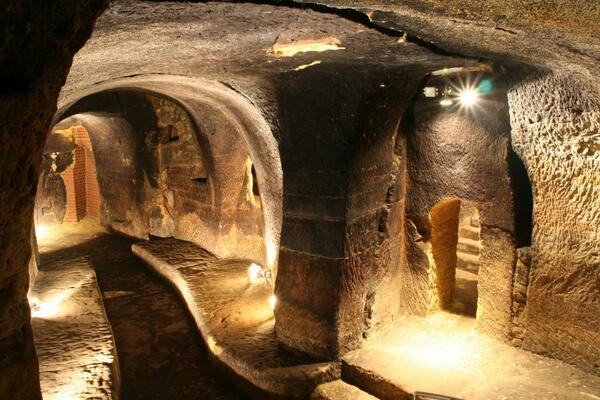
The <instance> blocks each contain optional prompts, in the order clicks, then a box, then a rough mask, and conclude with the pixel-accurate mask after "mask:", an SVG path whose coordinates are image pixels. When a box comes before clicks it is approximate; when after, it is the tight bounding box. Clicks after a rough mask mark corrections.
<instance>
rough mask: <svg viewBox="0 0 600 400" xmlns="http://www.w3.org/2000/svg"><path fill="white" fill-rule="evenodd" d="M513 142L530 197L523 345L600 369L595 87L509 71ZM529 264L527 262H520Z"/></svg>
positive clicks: (519, 325) (599, 104)
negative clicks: (525, 172) (531, 213)
mask: <svg viewBox="0 0 600 400" xmlns="http://www.w3.org/2000/svg"><path fill="white" fill-rule="evenodd" d="M509 77H510V79H511V81H512V84H511V88H510V90H509V93H508V100H509V105H510V116H511V125H512V136H513V146H514V148H515V150H516V151H517V152H518V153H519V155H520V156H521V158H522V159H523V160H524V162H525V164H526V166H527V170H528V172H529V176H530V179H531V183H532V186H533V194H534V232H533V242H532V247H531V260H530V261H527V262H526V263H525V264H522V265H521V267H522V269H523V268H527V269H528V270H526V271H525V272H523V275H525V276H526V279H525V280H524V282H525V283H527V282H528V286H529V287H528V290H527V292H526V296H527V297H526V302H525V309H524V311H521V312H519V313H516V314H515V324H516V329H515V335H514V336H515V338H516V341H517V343H522V345H523V347H524V348H526V349H528V350H532V351H535V352H538V353H542V354H548V355H551V356H553V357H557V358H560V359H563V360H566V361H568V362H571V363H574V364H576V365H578V366H580V367H583V368H585V369H587V370H589V371H591V372H595V373H600V252H599V245H598V243H599V239H600V181H599V179H600V134H599V130H600V100H599V98H600V88H599V87H598V85H597V83H596V82H593V81H589V80H586V79H585V78H583V77H579V76H568V75H563V74H560V73H549V72H548V73H534V72H530V73H527V72H521V71H512V72H511V73H510V74H509ZM527 263H530V266H528V265H527Z"/></svg>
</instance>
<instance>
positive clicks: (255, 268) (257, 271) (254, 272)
mask: <svg viewBox="0 0 600 400" xmlns="http://www.w3.org/2000/svg"><path fill="white" fill-rule="evenodd" d="M262 271H263V269H262V267H261V266H260V265H258V264H255V263H252V264H250V266H249V267H248V280H249V281H250V283H256V281H257V280H258V279H259V278H260V277H261V276H262Z"/></svg>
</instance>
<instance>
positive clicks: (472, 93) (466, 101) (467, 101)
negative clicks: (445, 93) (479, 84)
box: [458, 89, 479, 107]
mask: <svg viewBox="0 0 600 400" xmlns="http://www.w3.org/2000/svg"><path fill="white" fill-rule="evenodd" d="M478 99H479V93H478V92H477V90H476V89H465V90H463V91H461V92H460V93H459V95H458V100H459V101H460V102H461V103H462V104H463V105H465V106H467V107H470V106H473V105H474V104H475V103H476V102H477V100H478Z"/></svg>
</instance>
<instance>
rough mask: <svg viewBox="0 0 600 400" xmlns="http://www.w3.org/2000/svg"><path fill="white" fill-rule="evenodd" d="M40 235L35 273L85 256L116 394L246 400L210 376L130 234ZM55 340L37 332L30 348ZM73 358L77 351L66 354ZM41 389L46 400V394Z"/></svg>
mask: <svg viewBox="0 0 600 400" xmlns="http://www.w3.org/2000/svg"><path fill="white" fill-rule="evenodd" d="M41 236H45V238H44V237H42V238H39V239H38V240H40V250H41V252H42V254H41V258H42V265H43V267H42V268H41V270H42V271H44V269H45V265H47V263H48V260H54V261H53V262H58V263H59V264H62V265H64V264H65V262H64V261H65V260H70V259H72V258H78V257H86V259H87V260H89V264H90V265H91V266H92V267H93V268H94V270H95V272H96V275H97V280H98V283H99V287H100V290H101V293H102V295H103V298H104V304H105V308H106V314H107V316H108V320H109V322H110V324H111V326H112V330H113V333H114V338H115V342H116V348H117V353H118V358H119V366H120V371H121V382H122V384H121V399H123V400H130V399H140V400H141V399H168V400H170V399H178V400H179V399H182V400H186V399H190V400H191V399H218V400H220V399H223V400H226V399H227V400H229V399H243V398H245V396H244V395H242V394H240V393H239V392H237V391H236V390H235V389H234V388H233V387H232V385H231V383H229V382H226V381H224V380H223V379H222V378H221V377H220V375H219V374H217V373H216V371H215V368H214V367H213V364H212V363H211V362H210V360H209V358H208V354H207V351H206V346H205V345H204V342H203V341H202V338H201V336H200V335H199V334H198V331H197V328H196V326H195V324H194V322H193V320H192V319H191V318H190V316H189V314H188V312H187V310H186V308H185V307H184V305H183V304H182V302H181V300H180V298H179V296H178V295H177V293H176V292H175V291H174V290H173V289H172V288H171V287H170V286H169V285H168V284H166V283H164V282H163V281H162V280H161V279H160V278H159V277H157V276H155V274H153V273H152V271H150V270H149V269H148V267H146V266H145V265H144V264H143V263H142V262H141V261H140V260H139V259H138V258H136V257H135V256H134V255H133V254H132V252H131V244H132V243H133V240H132V239H129V238H126V237H123V236H119V235H114V234H110V233H107V232H104V231H102V230H101V229H98V227H97V225H96V224H95V223H93V222H91V221H84V222H83V223H80V224H76V225H64V226H62V227H61V228H53V229H49V230H48V231H47V232H44V235H41ZM34 325H35V320H34ZM82 334H85V333H84V332H80V331H78V332H77V335H82ZM62 340H63V338H61V337H56V338H55V339H54V342H52V341H51V340H50V339H49V338H47V337H44V336H41V337H38V338H37V341H36V343H38V342H39V343H40V344H39V345H38V344H36V345H37V346H38V350H39V349H40V346H44V348H53V347H55V346H59V345H60V343H61V342H62ZM55 353H57V352H55ZM48 354H49V356H48V357H46V358H43V357H40V361H41V364H42V368H44V364H45V365H47V366H51V365H52V364H53V363H55V362H56V360H55V359H53V357H57V356H59V355H60V354H50V353H48ZM63 356H64V355H63ZM78 357H79V354H78V353H76V354H69V355H68V357H66V358H68V359H77V358H78ZM108 380H109V379H107V381H108ZM44 392H45V393H44V396H45V397H44V398H45V400H47V399H49V398H52V397H49V396H47V393H46V391H44ZM54 398H57V399H60V400H66V399H70V398H69V397H54ZM71 398H73V399H84V398H93V399H96V398H103V397H101V396H97V397H94V396H89V397H86V396H74V397H71Z"/></svg>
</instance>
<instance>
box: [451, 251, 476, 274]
mask: <svg viewBox="0 0 600 400" xmlns="http://www.w3.org/2000/svg"><path fill="white" fill-rule="evenodd" d="M456 267H457V268H460V269H464V270H466V271H469V272H472V273H474V274H477V273H478V271H479V255H474V254H470V253H464V252H461V251H457V252H456Z"/></svg>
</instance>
